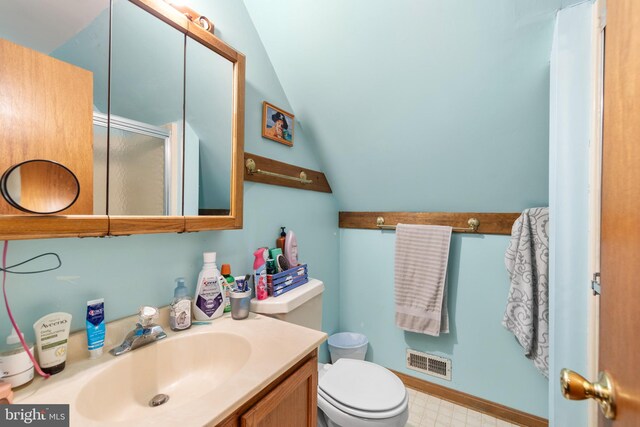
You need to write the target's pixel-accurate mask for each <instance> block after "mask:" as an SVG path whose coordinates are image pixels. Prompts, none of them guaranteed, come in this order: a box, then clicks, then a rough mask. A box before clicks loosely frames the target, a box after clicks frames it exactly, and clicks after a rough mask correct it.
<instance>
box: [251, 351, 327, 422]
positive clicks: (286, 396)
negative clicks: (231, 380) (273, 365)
mask: <svg viewBox="0 0 640 427" xmlns="http://www.w3.org/2000/svg"><path fill="white" fill-rule="evenodd" d="M317 392H318V359H317V358H316V357H314V358H312V359H310V360H309V361H308V362H307V363H305V364H304V365H302V366H301V367H300V369H298V370H297V371H296V372H294V373H293V374H292V375H291V376H289V378H287V379H286V380H284V381H283V382H282V383H281V384H280V385H279V386H278V387H276V388H275V389H273V390H272V391H271V392H270V393H269V394H267V395H266V396H265V397H264V398H263V399H262V400H260V401H259V402H258V403H256V404H255V405H254V406H253V407H252V408H251V409H249V410H248V411H247V412H245V414H244V415H242V417H241V418H240V420H241V425H242V427H271V426H273V427H301V426H307V427H314V426H316V423H317V411H318V409H317Z"/></svg>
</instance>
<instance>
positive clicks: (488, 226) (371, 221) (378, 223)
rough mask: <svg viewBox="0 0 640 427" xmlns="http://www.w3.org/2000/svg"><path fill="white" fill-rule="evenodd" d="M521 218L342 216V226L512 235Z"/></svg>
mask: <svg viewBox="0 0 640 427" xmlns="http://www.w3.org/2000/svg"><path fill="white" fill-rule="evenodd" d="M519 216H520V212H395V211H373V212H372V211H368V212H340V221H339V225H340V228H360V229H367V230H393V229H395V228H396V227H395V224H425V225H427V224H430V225H448V226H451V227H453V231H455V232H459V233H466V234H502V235H510V234H511V227H512V226H513V222H514V221H515V220H516V219H517V218H518V217H519ZM465 225H467V227H465Z"/></svg>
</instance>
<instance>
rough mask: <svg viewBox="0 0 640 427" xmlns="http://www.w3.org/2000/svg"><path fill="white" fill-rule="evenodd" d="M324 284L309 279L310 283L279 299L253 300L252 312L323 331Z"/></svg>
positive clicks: (278, 297)
mask: <svg viewBox="0 0 640 427" xmlns="http://www.w3.org/2000/svg"><path fill="white" fill-rule="evenodd" d="M323 291H324V283H322V282H321V281H320V280H317V279H309V282H308V283H305V284H304V285H302V286H300V287H297V288H296V289H293V290H291V291H289V292H285V293H284V294H282V295H280V296H277V297H269V298H267V299H265V300H262V301H258V300H257V299H256V298H253V299H252V300H251V309H250V310H251V311H253V312H254V313H259V314H264V315H265V316H269V317H274V318H276V319H280V320H284V321H285V322H289V323H295V324H296V325H300V326H305V327H307V328H311V329H315V330H318V331H320V330H322V292H323Z"/></svg>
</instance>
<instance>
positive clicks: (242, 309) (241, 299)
mask: <svg viewBox="0 0 640 427" xmlns="http://www.w3.org/2000/svg"><path fill="white" fill-rule="evenodd" d="M229 298H231V318H233V319H235V320H242V319H246V318H247V317H248V316H249V306H250V305H251V291H250V290H249V291H246V292H230V293H229Z"/></svg>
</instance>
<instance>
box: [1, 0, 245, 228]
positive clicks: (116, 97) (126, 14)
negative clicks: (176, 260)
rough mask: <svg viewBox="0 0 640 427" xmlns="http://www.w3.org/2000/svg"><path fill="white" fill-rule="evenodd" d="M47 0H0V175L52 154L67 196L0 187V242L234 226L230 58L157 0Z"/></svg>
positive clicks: (237, 124)
mask: <svg viewBox="0 0 640 427" xmlns="http://www.w3.org/2000/svg"><path fill="white" fill-rule="evenodd" d="M58 3H59V2H53V3H51V4H50V5H42V4H38V5H36V4H35V2H5V3H2V4H0V26H2V28H4V29H6V30H7V31H5V32H4V34H9V36H7V39H8V40H0V174H2V173H3V172H4V171H5V170H7V169H8V168H9V167H11V166H12V165H15V164H16V163H19V162H21V161H25V160H34V159H45V160H53V161H56V162H58V163H61V164H63V165H65V166H66V167H67V168H69V169H70V170H71V171H73V172H74V173H75V174H76V176H77V178H78V181H79V183H80V184H79V185H80V196H79V198H78V200H77V202H76V203H75V204H74V205H73V206H71V207H70V208H69V209H67V210H64V211H61V212H58V213H56V214H55V215H34V214H25V213H23V212H20V211H18V210H16V209H14V208H13V207H11V206H10V205H9V204H8V203H6V202H5V200H4V199H1V198H0V239H28V238H44V237H70V236H104V235H107V234H109V235H128V234H142V233H161V232H182V231H202V230H220V229H236V228H242V206H243V201H242V198H243V176H244V171H243V161H244V91H245V57H244V55H242V54H241V53H239V52H237V51H236V50H234V49H233V48H232V47H230V46H228V45H227V44H225V43H224V42H222V41H221V40H220V39H218V38H217V37H215V36H214V35H213V34H211V33H209V32H208V31H206V30H204V29H203V28H201V27H200V26H198V25H196V24H194V23H193V22H191V21H190V20H189V19H188V18H187V17H186V16H184V15H183V14H182V13H181V12H179V11H177V10H176V9H174V8H173V7H171V6H170V5H168V4H167V3H166V2H164V1H162V0H113V1H110V0H96V1H93V2H86V4H85V3H83V4H82V5H74V10H73V11H65V10H63V9H64V6H63V5H61V4H58ZM78 8H79V9H78ZM27 9H29V10H27ZM34 14H35V15H34ZM33 16H41V17H43V19H42V20H38V22H44V23H46V24H44V25H41V26H39V27H38V28H35V29H34V28H33V26H32V25H30V23H29V22H27V21H25V22H21V19H25V20H26V19H29V20H32V19H33ZM45 17H46V18H45ZM36 181H37V180H36ZM22 182H23V185H27V181H26V180H25V179H23V180H22Z"/></svg>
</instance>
